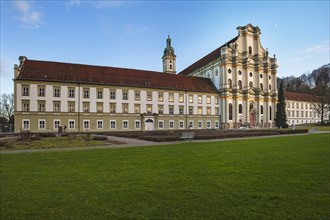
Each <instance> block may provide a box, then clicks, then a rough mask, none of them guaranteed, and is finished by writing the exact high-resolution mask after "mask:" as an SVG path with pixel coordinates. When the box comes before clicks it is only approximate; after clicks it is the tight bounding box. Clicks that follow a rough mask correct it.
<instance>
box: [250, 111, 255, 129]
mask: <svg viewBox="0 0 330 220" xmlns="http://www.w3.org/2000/svg"><path fill="white" fill-rule="evenodd" d="M253 126H255V122H254V114H253V113H252V112H251V113H250V127H253Z"/></svg>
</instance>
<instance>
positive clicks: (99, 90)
mask: <svg viewBox="0 0 330 220" xmlns="http://www.w3.org/2000/svg"><path fill="white" fill-rule="evenodd" d="M97 98H98V99H103V90H102V89H98V90H97Z"/></svg>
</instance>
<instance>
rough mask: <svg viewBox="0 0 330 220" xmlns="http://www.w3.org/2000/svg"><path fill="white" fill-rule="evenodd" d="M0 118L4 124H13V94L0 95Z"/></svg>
mask: <svg viewBox="0 0 330 220" xmlns="http://www.w3.org/2000/svg"><path fill="white" fill-rule="evenodd" d="M0 117H1V122H2V123H4V124H13V123H14V94H2V95H1V98H0Z"/></svg>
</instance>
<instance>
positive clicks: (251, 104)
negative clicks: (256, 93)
mask: <svg viewBox="0 0 330 220" xmlns="http://www.w3.org/2000/svg"><path fill="white" fill-rule="evenodd" d="M252 109H253V103H250V107H249V111H251V110H252Z"/></svg>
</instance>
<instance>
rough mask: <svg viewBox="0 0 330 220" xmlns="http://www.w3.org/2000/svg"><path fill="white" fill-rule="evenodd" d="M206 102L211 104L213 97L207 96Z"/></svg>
mask: <svg viewBox="0 0 330 220" xmlns="http://www.w3.org/2000/svg"><path fill="white" fill-rule="evenodd" d="M206 104H211V97H210V96H207V97H206Z"/></svg>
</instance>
